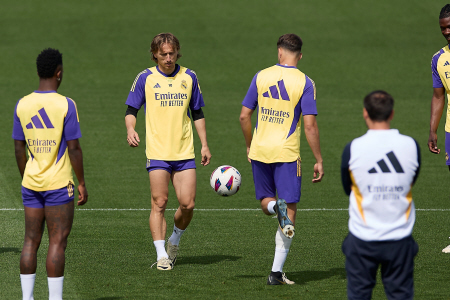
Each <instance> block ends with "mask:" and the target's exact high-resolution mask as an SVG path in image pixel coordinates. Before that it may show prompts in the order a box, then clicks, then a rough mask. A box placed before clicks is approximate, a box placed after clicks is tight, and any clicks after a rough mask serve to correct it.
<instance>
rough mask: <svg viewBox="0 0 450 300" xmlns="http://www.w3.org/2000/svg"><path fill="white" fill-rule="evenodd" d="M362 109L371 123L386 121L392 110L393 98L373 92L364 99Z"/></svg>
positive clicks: (379, 92) (386, 94)
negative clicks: (365, 111)
mask: <svg viewBox="0 0 450 300" xmlns="http://www.w3.org/2000/svg"><path fill="white" fill-rule="evenodd" d="M364 108H365V109H366V110H367V113H368V114H369V118H370V119H371V120H372V121H378V122H382V121H387V120H388V119H389V116H390V115H391V113H392V110H393V109H394V98H392V96H391V95H389V94H388V93H386V92H385V91H381V90H380V91H374V92H372V93H370V94H369V95H367V96H366V97H365V98H364Z"/></svg>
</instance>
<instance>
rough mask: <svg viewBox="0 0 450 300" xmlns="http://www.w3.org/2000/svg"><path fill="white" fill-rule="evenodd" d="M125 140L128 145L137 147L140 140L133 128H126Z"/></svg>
mask: <svg viewBox="0 0 450 300" xmlns="http://www.w3.org/2000/svg"><path fill="white" fill-rule="evenodd" d="M127 142H128V145H130V147H137V146H139V143H140V142H141V140H140V139H139V135H138V133H137V132H136V131H134V130H128V132H127Z"/></svg>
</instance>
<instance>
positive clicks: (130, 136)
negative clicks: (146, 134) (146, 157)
mask: <svg viewBox="0 0 450 300" xmlns="http://www.w3.org/2000/svg"><path fill="white" fill-rule="evenodd" d="M125 126H126V128H127V142H128V145H130V147H137V146H139V143H140V142H141V140H140V139H139V135H138V133H137V132H136V130H134V129H135V128H136V117H135V116H134V115H132V114H128V115H126V116H125Z"/></svg>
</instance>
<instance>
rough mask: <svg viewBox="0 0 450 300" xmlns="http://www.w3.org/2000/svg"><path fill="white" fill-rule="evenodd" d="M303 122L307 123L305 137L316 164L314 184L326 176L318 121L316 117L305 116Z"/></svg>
mask: <svg viewBox="0 0 450 300" xmlns="http://www.w3.org/2000/svg"><path fill="white" fill-rule="evenodd" d="M303 122H304V123H305V136H306V140H307V141H308V144H309V147H310V148H311V150H312V152H313V154H314V157H315V158H316V163H315V164H314V178H313V180H312V181H313V182H314V183H316V182H320V181H322V178H323V176H324V172H323V159H322V154H321V151H320V137H319V127H318V126H317V120H316V116H315V115H306V116H303Z"/></svg>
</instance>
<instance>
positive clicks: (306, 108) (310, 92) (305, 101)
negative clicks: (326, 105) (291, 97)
mask: <svg viewBox="0 0 450 300" xmlns="http://www.w3.org/2000/svg"><path fill="white" fill-rule="evenodd" d="M305 77H306V83H305V88H304V89H303V95H302V97H301V98H300V103H301V107H302V114H303V115H317V106H316V85H315V84H314V81H312V80H311V79H310V78H309V77H308V76H306V75H305Z"/></svg>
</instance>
